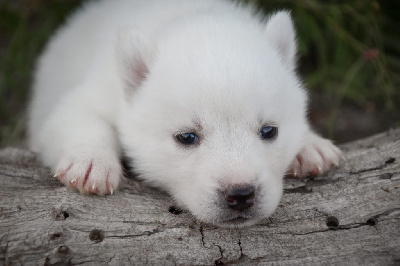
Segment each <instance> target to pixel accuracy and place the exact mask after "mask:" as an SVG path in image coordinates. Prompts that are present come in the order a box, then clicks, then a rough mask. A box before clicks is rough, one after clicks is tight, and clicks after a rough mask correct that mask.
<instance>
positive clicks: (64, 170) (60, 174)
mask: <svg viewBox="0 0 400 266" xmlns="http://www.w3.org/2000/svg"><path fill="white" fill-rule="evenodd" d="M120 176H121V166H120V163H119V160H118V158H117V157H116V156H114V155H110V154H109V153H107V152H104V151H74V152H73V153H70V154H68V155H66V156H64V157H62V159H61V160H60V161H59V163H58V165H57V167H56V170H55V177H57V178H58V179H59V180H60V181H61V182H62V183H64V185H66V186H67V187H68V188H76V189H78V190H79V191H80V192H81V193H83V194H91V193H94V194H98V195H105V194H110V193H111V194H113V192H114V191H115V190H116V189H117V188H118V184H119V181H120Z"/></svg>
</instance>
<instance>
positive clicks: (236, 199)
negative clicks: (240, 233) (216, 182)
mask: <svg viewBox="0 0 400 266" xmlns="http://www.w3.org/2000/svg"><path fill="white" fill-rule="evenodd" d="M254 196H255V188H254V186H240V187H233V188H231V189H229V190H228V192H227V193H226V196H225V199H226V202H227V205H228V207H229V208H231V209H233V210H235V211H240V212H241V211H245V210H247V209H248V208H250V207H251V206H253V204H254Z"/></svg>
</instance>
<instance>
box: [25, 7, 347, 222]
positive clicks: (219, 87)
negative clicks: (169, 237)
mask: <svg viewBox="0 0 400 266" xmlns="http://www.w3.org/2000/svg"><path fill="white" fill-rule="evenodd" d="M295 54H296V43H295V32H294V28H293V25H292V21H291V18H290V15H289V14H288V13H287V12H279V13H276V14H274V15H272V16H271V18H270V19H269V20H267V22H263V21H262V19H261V18H260V17H258V16H255V15H254V12H253V10H252V9H251V8H250V7H245V6H238V5H236V4H234V3H232V2H231V1H224V0H202V1H198V0H168V1H166V0H151V1H145V0H114V1H110V0H108V1H106V0H103V1H100V2H96V3H94V4H89V5H87V6H86V7H84V8H82V9H81V10H80V11H79V12H77V13H76V14H75V15H74V16H72V18H71V19H70V20H69V22H68V23H67V24H66V26H64V27H63V28H62V29H61V30H60V31H59V32H58V33H57V34H56V36H55V37H54V38H53V40H52V41H51V42H50V44H49V45H48V47H47V50H46V51H45V53H44V54H43V56H42V57H41V58H40V60H39V64H38V70H37V73H36V76H35V84H34V92H33V97H32V103H31V106H30V123H29V133H30V146H31V148H32V149H33V150H35V151H38V152H40V154H41V156H42V160H43V162H44V163H45V164H46V165H48V166H50V167H51V168H52V169H53V171H54V173H55V174H56V176H57V177H58V178H59V179H60V180H61V181H62V182H63V183H64V184H66V185H67V186H70V187H75V188H77V189H79V190H80V191H81V192H82V193H97V194H100V195H103V194H108V193H112V192H113V191H114V190H115V189H117V187H118V184H119V181H120V177H121V166H120V163H119V157H120V156H121V153H122V152H123V153H124V154H125V155H127V156H128V158H130V159H131V160H132V165H133V166H134V169H135V171H136V172H137V173H139V174H140V176H141V177H142V178H143V179H144V180H145V181H147V182H149V183H151V184H153V185H155V186H159V187H161V188H162V189H165V190H166V191H168V192H169V193H170V194H171V195H172V196H173V197H174V198H175V199H176V201H177V202H178V203H179V204H180V205H182V206H183V207H186V208H188V209H189V210H190V211H191V212H192V213H193V214H194V215H195V216H196V217H198V218H199V219H200V220H202V221H205V222H210V223H216V224H219V225H222V226H231V225H236V226H243V225H249V224H253V223H254V222H256V221H258V220H260V219H262V218H264V217H267V216H268V215H270V214H271V213H272V212H273V211H274V210H275V209H276V207H277V206H278V202H279V200H280V198H281V195H282V179H283V176H284V175H285V173H286V172H287V171H288V169H289V166H290V165H292V166H291V169H289V172H291V173H292V174H294V175H306V174H308V173H309V172H315V169H317V170H318V171H320V172H322V171H326V170H327V169H328V168H329V167H330V166H331V164H336V163H338V161H339V158H340V151H339V150H337V148H336V147H334V146H333V145H332V144H331V143H330V142H329V141H327V140H323V139H321V138H320V137H318V136H316V135H315V134H314V133H312V132H311V131H310V130H309V127H308V125H307V121H306V94H305V92H304V90H303V88H302V84H301V82H300V81H299V79H298V78H297V76H296V73H295V72H294V69H295ZM265 125H275V126H277V127H278V130H279V131H278V137H277V138H276V139H275V140H273V141H266V140H262V139H261V138H260V136H259V131H260V129H261V128H262V127H263V126H265ZM185 132H196V134H197V135H198V136H199V140H200V141H199V143H198V144H197V145H194V146H189V147H188V146H183V145H181V144H178V142H177V141H176V137H175V136H176V135H177V134H179V133H185ZM296 155H297V156H296ZM241 184H251V185H253V186H255V187H256V188H257V189H258V190H257V192H256V198H255V204H254V206H253V207H252V208H251V209H250V210H249V211H246V212H244V213H238V212H237V211H233V210H231V209H229V208H228V207H227V206H226V204H224V200H223V197H222V199H221V193H220V191H225V190H227V189H229V188H230V187H232V186H235V185H241ZM237 217H242V218H247V220H244V221H243V220H242V222H241V223H236V224H235V223H233V222H232V223H231V222H230V221H234V220H232V219H234V218H237Z"/></svg>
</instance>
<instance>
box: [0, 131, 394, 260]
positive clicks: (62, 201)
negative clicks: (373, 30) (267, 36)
mask: <svg viewBox="0 0 400 266" xmlns="http://www.w3.org/2000/svg"><path fill="white" fill-rule="evenodd" d="M341 148H342V149H343V150H344V152H345V156H346V158H347V160H346V161H345V162H344V163H342V165H341V166H340V167H338V168H337V169H333V170H332V171H330V172H329V173H328V174H326V175H324V176H320V177H315V178H309V179H305V180H295V179H287V180H286V184H285V193H284V196H283V198H282V200H281V204H280V206H279V208H278V210H277V211H276V212H275V214H274V215H273V216H272V217H271V218H270V219H269V220H265V221H263V222H261V223H260V224H258V225H256V226H253V227H250V228H245V229H235V230H233V229H232V230H229V229H220V228H216V227H213V226H210V225H205V224H201V223H199V222H198V221H196V219H194V217H192V215H191V214H190V213H189V212H187V211H179V210H176V209H174V208H171V207H172V206H174V203H173V201H172V199H171V198H170V197H169V196H168V195H166V194H164V193H162V192H160V191H158V190H156V189H152V188H148V187H146V186H144V185H142V184H140V183H139V182H138V181H136V180H134V179H131V178H130V179H125V180H124V182H123V188H122V189H121V190H120V191H119V192H118V193H116V194H114V195H112V196H106V197H99V196H83V195H80V194H78V193H76V192H74V191H68V190H67V189H66V188H65V187H63V186H62V185H61V184H60V183H59V182H58V181H57V180H55V179H54V178H53V177H52V176H51V175H50V171H49V169H47V168H44V167H42V166H41V165H40V163H39V162H38V161H37V159H36V157H35V154H33V153H31V152H29V151H27V150H22V149H14V148H6V149H3V150H1V151H0V262H1V263H2V264H4V265H54V264H57V265H77V264H85V265H127V264H128V265H129V264H136V265H141V264H152V265H155V264H157V265H160V264H162V265H174V264H180V265H213V264H230V265H237V264H238V265H239V264H242V265H249V264H253V265H256V264H263V265H271V264H273V265H299V264H306V265H321V264H336V265H354V264H359V265H361V264H362V265H400V129H396V130H390V131H388V132H385V133H382V134H379V135H376V136H373V137H370V138H367V139H363V140H359V141H356V142H352V143H349V144H346V145H343V146H342V147H341ZM171 212H174V213H175V214H173V213H171Z"/></svg>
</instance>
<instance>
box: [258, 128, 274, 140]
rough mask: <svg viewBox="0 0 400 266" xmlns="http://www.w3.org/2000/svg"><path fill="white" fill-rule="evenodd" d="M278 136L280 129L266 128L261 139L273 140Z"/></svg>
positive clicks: (262, 131) (263, 129)
mask: <svg viewBox="0 0 400 266" xmlns="http://www.w3.org/2000/svg"><path fill="white" fill-rule="evenodd" d="M277 135H278V128H277V127H271V126H266V127H263V128H262V129H261V130H260V137H261V138H262V139H265V140H272V139H275V138H276V136H277Z"/></svg>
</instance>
